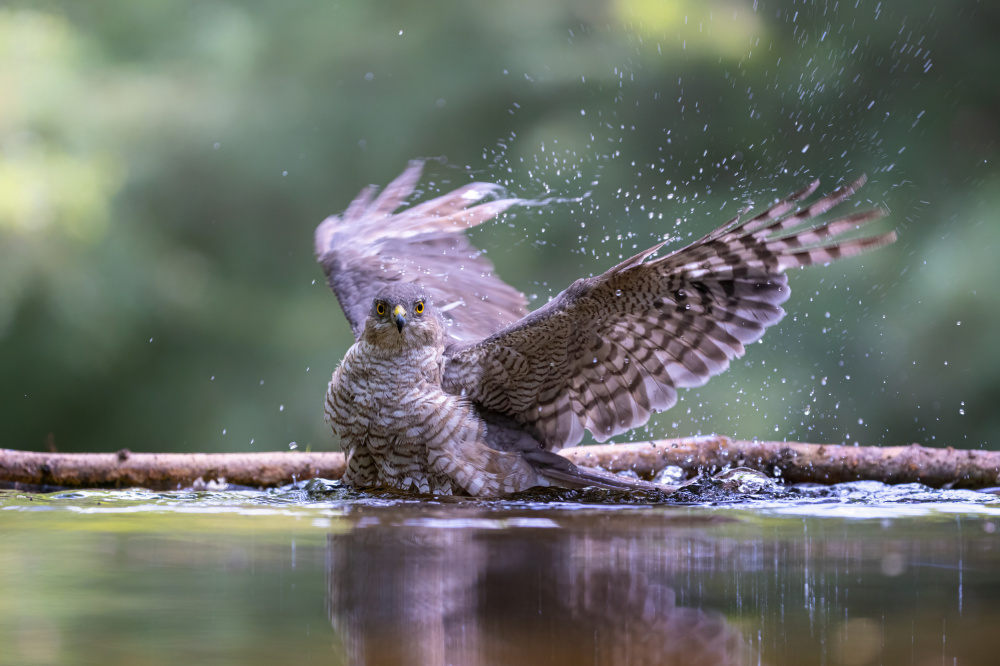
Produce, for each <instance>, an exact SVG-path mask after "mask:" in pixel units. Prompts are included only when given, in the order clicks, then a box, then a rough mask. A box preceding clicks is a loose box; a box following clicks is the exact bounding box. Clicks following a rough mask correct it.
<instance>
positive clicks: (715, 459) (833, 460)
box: [0, 437, 1000, 490]
mask: <svg viewBox="0 0 1000 666" xmlns="http://www.w3.org/2000/svg"><path fill="white" fill-rule="evenodd" d="M562 455H564V456H566V457H567V458H569V459H570V460H572V461H573V462H575V463H576V464H578V465H584V466H595V465H599V466H601V467H603V468H605V469H607V470H609V471H612V472H620V471H624V470H633V471H635V472H636V473H637V474H639V475H640V476H643V477H650V476H652V475H654V474H656V473H657V472H658V471H660V470H661V469H663V468H664V467H666V466H667V465H676V466H678V467H681V468H683V469H685V470H687V471H688V472H695V471H697V470H698V469H706V470H709V471H711V470H714V469H719V468H722V467H724V466H726V465H730V466H733V467H737V466H738V467H750V468H753V469H758V470H761V471H762V472H765V473H767V474H769V475H772V476H774V475H780V476H781V478H783V479H785V480H787V481H790V482H793V483H798V482H814V483H824V484H832V483H840V482H843V481H858V480H875V481H883V482H885V483H912V482H919V483H923V484H926V485H929V486H934V487H944V486H947V487H953V488H984V487H988V486H998V485H1000V451H972V450H959V449H951V448H948V449H929V448H926V447H922V446H918V445H916V444H911V445H910V446H886V447H877V446H840V445H824V444H801V443H798V442H747V441H735V440H731V439H729V438H727V437H695V438H686V439H667V440H659V441H655V442H642V443H636V444H616V445H603V446H585V447H576V448H571V449H565V450H563V451H562ZM343 473H344V457H343V455H341V454H340V453H304V452H271V453H131V452H130V451H128V450H125V449H123V450H122V451H119V452H118V453H38V452H31V451H14V450H10V449H0V484H6V485H7V486H11V485H14V484H21V485H24V486H26V487H27V486H34V487H42V486H48V487H53V486H55V487H63V488H127V487H143V488H150V489H154V490H163V489H172V488H187V487H192V486H194V487H199V485H200V484H208V483H212V482H224V483H229V484H235V485H240V486H250V487H255V488H256V487H274V486H279V485H283V484H286V483H292V482H293V481H296V480H302V479H311V478H316V477H321V478H326V479H338V478H340V477H341V476H342V475H343ZM0 487H2V486H0Z"/></svg>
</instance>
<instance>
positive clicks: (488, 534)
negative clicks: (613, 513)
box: [327, 516, 758, 666]
mask: <svg viewBox="0 0 1000 666" xmlns="http://www.w3.org/2000/svg"><path fill="white" fill-rule="evenodd" d="M535 527H537V529H535ZM546 527H548V528H550V529H545V528H546ZM552 528H557V525H556V524H555V523H552V521H550V520H549V519H538V518H531V517H525V518H517V519H509V520H506V521H494V520H480V519H471V520H455V519H454V517H452V519H441V518H435V517H433V516H423V517H421V518H410V519H406V520H401V521H399V522H397V523H396V524H391V525H387V524H386V523H385V522H384V521H383V520H381V519H379V518H377V517H375V516H367V517H365V516H358V518H357V520H356V522H355V524H354V528H353V529H351V530H350V531H347V532H344V533H338V534H332V535H330V537H329V543H328V554H329V558H328V565H327V572H328V598H327V604H328V609H327V610H328V613H329V616H330V620H331V622H332V624H333V628H334V630H335V631H336V632H337V633H338V634H339V635H340V637H341V639H342V640H343V645H344V650H345V652H346V654H345V655H344V656H345V657H346V662H347V663H350V664H572V665H573V666H579V665H580V664H685V665H687V666H691V665H698V664H742V663H756V662H757V661H758V660H757V659H756V658H755V657H753V656H752V655H751V651H752V650H751V647H750V646H749V645H748V644H747V643H746V642H745V641H744V639H743V636H742V635H741V634H740V633H739V632H738V631H737V630H736V629H735V628H734V627H732V626H730V625H729V624H728V623H727V621H726V618H725V617H724V616H722V615H721V614H720V613H717V612H713V611H706V610H702V609H699V608H687V607H683V606H679V605H677V603H676V595H675V592H674V590H673V589H672V588H671V587H670V585H669V584H667V583H668V581H669V575H670V573H669V570H670V566H669V564H668V563H666V562H663V561H661V560H663V558H665V557H669V553H668V552H667V551H666V550H664V549H661V548H657V545H656V544H655V543H653V542H652V541H651V540H650V539H644V538H641V537H635V536H629V537H625V536H621V535H617V534H615V533H614V532H609V531H607V530H597V531H594V532H593V533H590V531H588V533H585V534H580V533H578V532H574V533H573V534H572V536H570V537H569V538H567V534H566V533H565V532H564V531H563V530H560V529H552Z"/></svg>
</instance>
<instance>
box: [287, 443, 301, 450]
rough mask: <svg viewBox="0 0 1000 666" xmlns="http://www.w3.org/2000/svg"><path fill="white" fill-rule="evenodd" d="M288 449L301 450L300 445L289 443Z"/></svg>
mask: <svg viewBox="0 0 1000 666" xmlns="http://www.w3.org/2000/svg"><path fill="white" fill-rule="evenodd" d="M288 448H290V449H291V450H292V451H294V450H295V449H297V448H299V445H298V444H296V443H295V442H288Z"/></svg>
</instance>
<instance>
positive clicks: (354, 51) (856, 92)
mask: <svg viewBox="0 0 1000 666" xmlns="http://www.w3.org/2000/svg"><path fill="white" fill-rule="evenodd" d="M998 18H1000V11H998V10H997V8H996V7H994V6H992V5H989V4H982V3H978V2H972V1H967V2H958V3H953V4H952V5H950V6H949V7H948V10H947V11H943V10H942V9H940V8H939V7H938V6H937V3H933V2H930V1H929V0H917V1H910V2H903V1H902V0H889V1H886V2H881V3H870V4H869V3H863V4H862V5H859V6H848V5H844V4H843V3H841V4H839V5H833V6H830V5H828V4H826V3H787V2H770V1H760V0H759V1H757V2H750V1H747V2H736V1H732V0H730V1H722V0H720V1H714V2H694V1H693V0H687V1H682V2H671V3H664V2H659V1H657V0H621V1H618V2H614V1H611V0H587V1H585V2H568V1H565V2H551V3H537V2H524V1H521V0H518V1H514V2H507V3H493V4H489V3H461V2H431V3H419V4H414V3H402V2H386V3H338V4H333V3H311V2H300V1H294V0H293V1H290V2H284V3H263V2H243V3H236V2H226V1H221V0H220V1H202V2H173V3H155V4H150V3H127V2H94V3H78V2H61V3H59V2H47V3H46V2H42V3H39V2H30V3H28V2H20V3H19V2H8V3H7V4H6V8H5V9H2V10H0V90H3V95H2V96H0V405H2V406H0V446H5V447H12V448H25V449H40V448H43V447H44V446H45V445H46V442H48V443H49V444H50V445H54V446H56V447H58V448H59V449H60V450H94V451H102V450H114V449H118V448H121V447H129V448H131V449H134V450H140V451H153V450H163V451H170V450H177V451H180V450H186V451H194V450H203V451H224V450H262V449H276V448H287V447H288V446H289V444H290V443H292V442H294V443H295V444H296V445H297V446H298V447H300V448H305V447H307V446H308V447H312V448H313V449H326V448H333V447H334V446H335V442H334V440H333V438H332V436H331V435H330V434H329V431H328V429H327V427H326V425H325V424H324V423H323V420H322V409H321V404H322V396H323V392H324V388H325V384H326V382H327V381H328V378H329V373H330V372H331V371H332V369H333V367H334V366H335V365H336V363H337V361H338V360H339V359H340V357H341V355H342V354H343V353H344V351H345V350H346V349H347V347H348V345H349V344H350V342H351V338H350V333H349V330H348V328H347V325H346V323H345V322H344V320H343V317H342V316H341V313H340V311H339V309H338V308H337V305H336V301H335V300H334V299H333V297H332V296H331V295H330V294H329V293H328V291H327V289H326V287H325V286H324V285H323V280H322V274H321V272H320V270H319V268H318V267H317V266H316V265H315V263H314V261H313V257H312V247H311V243H312V230H313V228H314V226H315V225H316V223H318V222H319V221H320V220H321V219H323V218H324V217H325V216H326V215H329V214H332V213H336V212H338V211H340V210H342V209H343V208H344V207H345V206H346V204H347V202H348V201H349V200H350V199H351V198H352V197H353V196H354V194H355V193H356V192H357V191H358V190H359V189H360V188H361V187H363V186H364V185H366V184H369V183H378V184H384V183H386V182H387V181H389V180H390V179H391V178H392V177H393V176H395V175H396V174H397V173H398V172H399V171H400V170H401V169H402V168H403V166H404V165H405V163H406V161H407V160H408V159H411V158H414V157H419V156H423V157H436V158H439V159H438V160H437V161H436V162H432V163H431V164H430V165H429V167H428V170H427V177H426V181H425V184H424V186H423V187H424V190H423V193H424V195H430V194H433V193H434V192H437V191H441V190H445V189H448V188H450V187H454V186H456V185H459V184H462V183H465V182H468V181H469V180H470V179H480V180H487V181H494V182H501V183H503V184H504V185H505V186H506V187H508V188H509V189H510V191H511V193H512V194H514V195H517V196H525V197H533V198H539V199H548V200H549V205H547V206H546V207H544V208H541V207H537V208H528V209H522V210H516V211H512V212H511V213H509V214H508V215H507V216H506V217H505V218H504V219H503V220H501V221H499V222H498V223H497V224H493V225H489V226H487V227H485V228H483V229H480V230H477V231H476V232H475V237H476V241H477V243H479V244H480V246H482V247H484V248H486V250H487V251H488V252H489V256H490V257H491V258H492V259H493V260H494V262H495V263H496V264H497V267H498V270H499V272H500V274H501V276H503V277H505V278H506V279H508V280H510V281H511V282H512V283H513V284H515V285H516V286H517V287H518V288H520V289H523V290H524V291H525V293H528V294H530V295H533V296H535V298H536V301H535V303H536V304H540V303H541V302H544V300H545V299H547V298H548V297H549V296H550V295H552V294H554V293H556V292H558V291H559V290H560V289H561V288H563V287H564V286H565V285H567V284H568V283H569V282H570V281H572V280H573V279H574V278H575V277H579V276H580V275H586V274H592V273H596V272H600V271H602V270H604V269H605V268H607V267H608V266H609V265H610V264H611V263H612V262H613V261H616V260H617V259H618V257H619V256H623V255H625V254H628V253H632V252H634V248H641V247H644V246H647V245H649V244H651V243H653V242H655V241H656V240H658V239H660V238H661V237H663V236H665V235H666V236H670V237H673V238H675V239H678V240H681V241H685V240H690V239H692V238H694V237H697V236H699V235H701V234H703V233H705V232H706V231H707V230H709V229H711V228H712V227H714V226H716V225H718V224H719V223H721V222H723V221H725V219H727V218H728V217H729V216H732V215H733V214H735V212H736V211H737V210H738V209H740V208H741V207H743V206H745V205H747V204H748V203H750V202H755V203H757V204H763V203H766V202H767V201H768V200H769V199H771V198H773V197H775V196H778V195H781V194H785V193H787V192H789V191H791V190H793V189H796V188H797V187H799V186H801V185H802V184H803V183H804V182H806V181H808V180H809V179H811V178H814V177H821V178H823V179H824V184H825V185H826V186H829V187H832V186H833V185H835V184H836V183H837V182H838V181H839V180H840V179H841V178H844V177H856V176H857V175H859V174H860V173H867V174H868V176H869V178H870V182H869V185H868V186H867V187H866V188H865V189H864V190H863V191H862V193H861V195H860V196H859V197H858V201H859V202H861V203H860V204H859V205H881V206H884V207H885V208H887V209H888V210H889V212H890V220H889V221H888V222H884V223H882V228H889V227H890V226H893V227H896V228H898V229H899V230H900V234H901V240H900V242H899V243H897V244H896V245H895V246H893V247H891V248H889V249H886V250H883V251H880V252H879V253H876V254H874V255H870V256H866V257H864V258H862V259H857V260H852V261H847V262H842V263H838V264H834V265H832V266H830V267H828V268H814V269H811V270H808V271H803V272H802V273H798V274H796V275H795V276H794V277H793V278H792V285H793V295H792V299H791V301H790V302H789V304H788V305H787V306H786V309H787V310H788V311H789V313H790V314H789V316H788V317H787V318H786V319H785V320H784V322H782V324H781V325H779V326H778V327H776V329H775V330H773V331H771V332H770V333H769V334H768V335H767V336H765V338H764V340H763V342H762V344H760V345H756V346H755V347H754V348H753V349H751V350H749V353H748V356H747V358H746V359H745V361H739V362H737V363H735V364H734V366H733V368H732V369H731V370H730V372H728V373H727V374H726V375H724V376H723V377H720V378H717V379H715V380H713V381H712V382H710V383H709V385H708V386H706V387H705V388H703V389H699V390H697V391H692V392H688V393H686V394H685V395H684V397H683V399H682V401H681V402H680V404H679V405H678V406H677V407H675V408H674V409H673V410H671V411H670V412H667V413H666V414H664V415H663V416H661V417H659V419H658V420H657V421H655V422H654V424H653V425H651V426H650V427H649V428H647V429H644V430H640V431H639V432H638V433H635V435H634V436H635V437H647V436H666V435H672V434H680V435H687V434H692V433H696V432H720V433H724V434H735V435H738V436H740V437H745V438H752V437H760V438H778V439H781V438H788V439H798V440H802V441H835V442H840V441H847V442H860V443H864V444H875V443H882V444H902V443H907V442H910V441H917V442H921V443H926V444H932V445H935V444H936V445H954V446H959V447H982V446H986V447H988V448H995V447H996V442H997V435H998V434H1000V418H998V416H997V415H996V411H995V409H994V403H995V402H996V399H997V397H1000V358H998V355H1000V352H998V351H997V345H995V343H993V342H991V341H992V340H993V338H992V334H990V333H989V331H990V330H994V331H995V330H998V329H1000V321H998V320H1000V292H998V290H997V289H996V288H995V285H996V284H997V282H998V279H997V278H998V277H1000V276H998V272H1000V269H998V268H997V262H996V261H995V258H994V257H995V254H996V252H997V248H998V247H1000V246H998V241H1000V219H998V216H1000V213H998V212H997V211H998V210H1000V171H998V169H997V167H996V166H995V158H996V153H997V150H998V146H997V133H998V121H997V118H1000V84H997V82H996V77H995V74H994V73H993V71H992V69H993V63H995V62H997V60H998V58H1000V42H998V41H997V40H996V38H995V35H996V32H997V29H998V28H1000V21H998ZM675 247H676V245H675Z"/></svg>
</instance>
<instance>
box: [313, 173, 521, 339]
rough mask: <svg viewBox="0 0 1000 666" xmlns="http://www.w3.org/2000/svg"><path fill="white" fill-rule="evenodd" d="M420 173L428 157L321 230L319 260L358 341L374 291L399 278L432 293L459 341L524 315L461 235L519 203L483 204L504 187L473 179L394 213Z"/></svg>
mask: <svg viewBox="0 0 1000 666" xmlns="http://www.w3.org/2000/svg"><path fill="white" fill-rule="evenodd" d="M422 170H423V162H420V161H413V162H410V164H409V166H408V167H407V168H406V170H405V171H404V172H403V173H402V174H401V175H400V176H399V177H397V178H396V179H395V180H394V181H392V182H391V183H390V184H389V185H388V186H387V187H386V188H385V190H384V191H383V192H382V193H381V194H380V195H378V196H377V197H376V196H375V193H376V192H375V188H374V187H367V188H365V189H364V190H362V192H361V193H360V194H359V195H358V196H357V198H355V199H354V201H352V202H351V205H350V206H349V207H348V208H347V210H346V211H345V212H344V213H343V215H339V216H333V217H328V218H327V219H326V220H324V221H323V222H322V223H321V224H320V225H319V226H318V227H317V228H316V237H315V242H316V258H317V260H318V261H319V263H320V264H321V265H322V266H323V272H324V273H326V278H327V283H328V284H329V285H330V287H331V288H332V289H333V292H334V293H335V294H336V295H337V299H338V300H339V301H340V306H341V307H342V308H343V310H344V314H345V315H347V320H348V321H349V322H350V324H351V329H352V330H353V331H354V337H355V338H357V337H358V336H359V335H360V334H361V332H362V331H363V330H364V326H365V318H366V317H367V316H368V311H369V309H370V308H371V304H372V298H373V297H374V296H375V292H377V291H378V290H379V289H380V288H381V287H383V286H384V285H386V284H388V283H390V282H396V281H403V282H417V283H419V284H420V285H421V286H422V287H423V288H424V289H425V290H426V291H427V292H429V295H430V296H431V299H432V300H433V302H434V305H435V306H436V307H437V308H438V309H439V310H441V312H442V314H443V315H444V317H445V321H446V323H447V324H449V326H448V329H447V333H448V334H449V335H450V336H451V337H452V338H454V339H456V340H459V341H471V340H481V339H482V338H484V337H486V336H488V335H490V334H491V333H494V332H495V331H497V330H498V329H500V328H501V327H503V326H506V325H508V324H510V323H511V322H514V321H517V320H518V319H520V318H521V317H523V316H524V315H525V314H526V313H527V308H526V304H527V301H526V300H525V298H524V295H523V294H521V293H520V292H519V291H517V290H516V289H514V288H513V287H511V286H510V285H508V284H506V283H504V282H503V281H501V280H500V279H499V278H497V277H496V276H495V275H494V274H493V264H491V263H490V261H489V260H488V259H486V257H484V256H483V254H482V252H481V251H479V250H477V249H476V248H474V247H473V246H472V244H471V243H469V240H468V238H466V237H465V235H464V233H463V232H464V231H465V230H466V229H468V228H470V227H474V226H476V225H479V224H481V223H483V222H485V221H487V220H490V219H493V218H494V217H496V216H497V215H499V214H500V213H502V212H503V211H505V210H507V209H508V208H509V207H511V206H513V205H514V204H517V203H520V202H521V200H519V199H494V200H492V201H486V202H484V203H480V202H481V201H483V199H485V198H487V197H490V196H496V195H498V194H499V193H500V190H501V188H500V187H499V186H497V185H490V184H487V183H470V184H468V185H465V186H463V187H460V188H458V189H457V190H454V191H452V192H449V193H447V194H445V195H443V196H440V197H438V198H436V199H432V200H430V201H427V202H424V203H421V204H418V205H416V206H413V207H412V208H407V209H405V210H402V211H400V212H398V213H395V214H394V212H395V211H396V209H398V208H399V207H400V205H402V203H403V202H404V200H405V199H406V198H407V197H408V196H410V194H412V192H413V190H414V188H415V187H416V184H417V182H418V181H419V180H420V174H421V171H422ZM476 204H478V205H476Z"/></svg>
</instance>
